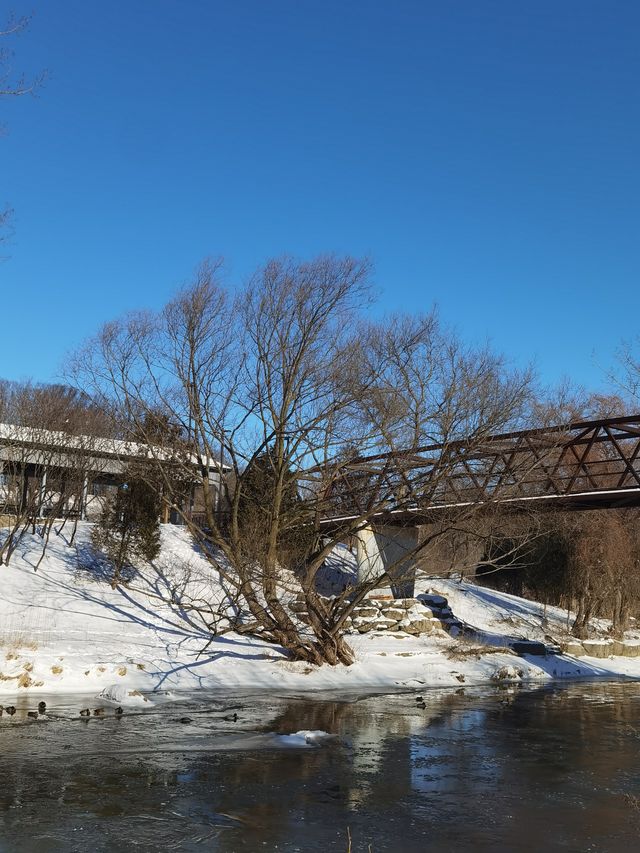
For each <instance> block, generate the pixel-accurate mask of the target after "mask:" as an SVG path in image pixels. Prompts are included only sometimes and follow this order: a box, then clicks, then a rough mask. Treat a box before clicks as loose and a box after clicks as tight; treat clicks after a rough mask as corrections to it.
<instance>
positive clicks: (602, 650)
mask: <svg viewBox="0 0 640 853" xmlns="http://www.w3.org/2000/svg"><path fill="white" fill-rule="evenodd" d="M582 645H583V647H584V652H585V654H586V655H587V657H590V658H608V657H609V655H611V654H612V653H613V652H612V648H611V647H612V645H613V644H612V643H611V641H610V640H583V641H582Z"/></svg>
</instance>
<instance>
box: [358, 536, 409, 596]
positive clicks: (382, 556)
mask: <svg viewBox="0 0 640 853" xmlns="http://www.w3.org/2000/svg"><path fill="white" fill-rule="evenodd" d="M417 546H418V528H417V527H391V526H388V525H376V526H375V527H373V526H372V525H369V526H367V527H366V528H364V530H361V531H360V532H359V533H358V535H357V537H356V547H357V551H356V555H357V561H358V583H366V582H367V581H370V580H372V579H374V578H377V577H380V576H381V575H383V574H384V573H385V572H387V573H388V574H389V576H390V578H391V582H390V583H389V582H388V581H383V582H381V584H380V588H384V589H388V590H389V591H390V593H391V594H392V595H393V597H394V598H412V597H413V592H414V585H415V576H416V560H415V558H414V556H413V555H414V553H415V550H416V548H417Z"/></svg>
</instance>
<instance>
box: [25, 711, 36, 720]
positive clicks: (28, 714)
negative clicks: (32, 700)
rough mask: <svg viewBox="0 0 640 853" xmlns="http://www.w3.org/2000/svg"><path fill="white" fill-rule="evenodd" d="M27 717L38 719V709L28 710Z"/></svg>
mask: <svg viewBox="0 0 640 853" xmlns="http://www.w3.org/2000/svg"><path fill="white" fill-rule="evenodd" d="M27 717H31V719H32V720H37V719H38V712H37V711H27Z"/></svg>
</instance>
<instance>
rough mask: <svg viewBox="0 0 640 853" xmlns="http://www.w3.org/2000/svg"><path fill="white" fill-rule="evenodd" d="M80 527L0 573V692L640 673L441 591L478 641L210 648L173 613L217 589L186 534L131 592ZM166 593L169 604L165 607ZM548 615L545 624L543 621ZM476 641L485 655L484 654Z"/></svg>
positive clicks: (166, 538)
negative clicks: (327, 652)
mask: <svg viewBox="0 0 640 853" xmlns="http://www.w3.org/2000/svg"><path fill="white" fill-rule="evenodd" d="M88 536H89V526H88V525H86V524H82V525H80V528H79V531H78V536H77V539H76V542H75V543H74V545H73V546H71V547H70V546H69V545H68V542H67V538H66V537H65V532H64V531H63V533H62V535H61V536H53V535H52V537H51V541H50V544H49V549H48V551H47V554H46V556H45V558H44V560H43V561H42V564H41V566H40V568H39V569H38V571H37V572H36V571H34V566H35V565H36V563H37V561H38V558H39V557H40V554H41V540H40V539H39V538H38V537H32V536H27V537H25V539H24V540H23V542H22V543H21V545H20V546H19V548H18V551H17V552H16V553H15V554H14V555H13V558H12V561H11V565H10V566H8V567H7V566H0V694H2V695H3V696H15V695H18V694H23V695H24V693H26V692H38V693H45V692H46V693H53V692H56V693H59V692H64V693H71V692H82V693H87V692H95V694H100V693H101V692H102V691H104V690H105V689H109V690H111V691H114V690H115V693H114V695H116V694H117V696H118V697H119V700H118V701H120V702H121V703H122V702H126V701H127V699H129V700H130V701H131V702H137V701H140V698H139V696H137V695H136V694H135V693H134V691H141V692H145V693H146V692H149V691H158V690H165V691H166V690H172V691H178V690H193V689H195V688H198V687H203V688H208V689H229V690H231V689H234V690H235V689H261V688H265V689H278V690H285V689H291V690H296V691H299V690H337V691H339V690H345V689H350V690H351V689H354V688H355V689H358V688H365V687H368V688H380V689H385V690H387V689H391V690H392V689H395V688H398V689H401V688H411V687H414V688H422V687H425V688H426V687H431V686H440V687H442V686H455V687H459V686H460V684H462V683H465V684H481V683H484V682H489V681H491V680H494V681H495V680H506V681H508V680H516V681H519V680H539V681H544V680H550V679H554V678H614V677H618V676H627V677H632V678H638V679H640V658H623V657H610V658H606V659H595V658H583V657H581V658H573V657H570V656H568V655H550V656H548V657H530V658H520V657H516V656H514V655H513V654H512V653H511V652H510V651H509V650H507V649H506V648H504V650H501V649H500V648H498V647H505V646H506V645H507V643H508V642H509V641H511V640H513V639H518V638H523V637H528V638H529V639H541V638H543V637H544V635H545V634H549V633H550V634H557V633H562V632H563V631H564V630H565V623H566V613H564V612H563V611H560V610H559V609H557V608H547V609H546V611H543V608H542V606H541V605H538V604H536V603H534V602H530V601H526V600H524V599H521V598H517V597H515V596H510V595H506V594H502V593H498V592H494V591H493V590H488V589H484V588H482V587H477V586H475V585H473V584H469V583H465V584H463V585H459V584H457V583H455V582H452V581H442V582H438V583H437V589H438V591H439V592H441V593H442V594H443V595H445V596H446V597H447V598H448V599H449V603H450V605H451V607H452V609H453V612H454V614H455V615H456V616H457V617H458V618H460V619H461V620H462V621H463V622H465V623H466V624H467V625H470V626H472V627H473V628H475V629H476V630H477V635H476V636H477V637H478V642H474V643H473V644H471V643H469V642H465V643H461V642H460V641H457V640H455V639H453V638H451V637H449V636H448V635H445V634H441V633H437V634H431V635H425V636H421V637H410V636H406V637H403V638H400V637H396V636H385V635H382V634H362V635H354V636H353V637H352V638H351V639H350V642H351V644H352V646H353V647H354V649H355V651H356V655H357V661H356V663H355V664H354V665H353V666H351V667H329V666H325V667H322V668H319V669H315V668H312V667H310V666H309V665H307V664H304V663H295V662H291V661H289V660H287V659H286V656H285V655H284V654H283V652H282V650H280V649H278V648H277V647H273V646H270V645H268V644H266V643H264V642H261V641H259V640H254V639H251V638H247V637H239V636H237V635H234V634H229V635H225V636H223V637H220V638H217V639H215V640H213V641H212V642H209V636H208V634H207V633H206V631H205V630H204V628H203V626H202V625H201V624H199V623H198V622H197V621H195V620H194V619H193V618H192V617H191V615H190V614H189V612H188V611H186V610H184V609H183V607H182V606H181V590H184V588H185V587H188V589H189V591H190V593H191V594H192V595H193V594H197V595H198V596H199V597H201V598H202V599H204V600H206V599H207V598H210V597H211V596H216V595H219V594H220V590H219V588H218V587H217V586H216V584H215V583H214V582H213V581H212V579H211V571H210V569H209V566H208V564H207V563H206V561H205V560H204V559H203V558H202V557H201V556H199V555H198V554H197V553H196V552H195V551H194V550H193V548H192V547H191V543H190V541H189V539H188V537H187V535H186V533H185V531H184V530H181V529H180V528H176V527H170V526H166V527H164V528H163V550H162V554H161V557H160V558H159V560H158V561H157V562H156V565H155V568H153V567H149V568H148V569H146V570H145V571H144V572H143V573H142V574H141V575H140V576H139V577H138V578H137V579H136V581H135V584H132V588H131V589H128V588H127V587H120V588H118V589H116V590H113V589H111V587H110V585H109V583H108V582H107V579H106V575H105V573H104V572H101V571H100V567H99V566H98V567H97V566H96V565H95V562H92V561H90V560H89V559H88V546H87V542H88ZM171 594H173V599H174V603H173V604H172V605H169V604H167V603H166V602H165V601H164V600H163V599H166V598H167V597H170V595H171ZM543 620H546V621H543ZM482 643H486V644H488V646H489V648H482V645H481V644H482Z"/></svg>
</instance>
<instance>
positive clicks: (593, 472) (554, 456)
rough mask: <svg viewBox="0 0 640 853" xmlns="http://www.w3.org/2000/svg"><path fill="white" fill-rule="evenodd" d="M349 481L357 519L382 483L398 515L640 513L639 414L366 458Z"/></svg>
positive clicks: (347, 477)
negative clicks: (447, 511)
mask: <svg viewBox="0 0 640 853" xmlns="http://www.w3.org/2000/svg"><path fill="white" fill-rule="evenodd" d="M344 479H345V482H347V481H348V482H349V487H348V489H346V491H347V492H348V498H349V503H351V505H352V511H353V512H355V513H359V512H362V511H363V509H364V508H365V506H364V505H365V503H366V496H367V494H371V492H372V484H373V483H374V481H375V484H376V489H377V491H378V495H379V494H380V483H381V482H382V481H383V480H384V482H385V485H386V488H387V491H388V495H389V498H388V501H387V502H386V506H385V509H384V510H383V511H384V512H386V513H390V514H393V515H396V514H398V515H404V516H413V517H415V516H416V514H418V515H419V514H421V513H425V514H430V513H431V512H433V511H434V510H439V509H443V508H447V507H450V508H455V507H463V506H469V505H476V504H479V503H482V504H496V503H516V504H517V503H523V504H524V503H529V502H531V501H535V502H548V503H550V504H559V505H564V506H568V507H571V508H574V509H589V508H612V507H624V506H640V415H631V416H628V417H618V418H608V419H602V420H594V421H583V422H579V423H573V424H569V425H567V426H556V427H549V428H540V429H530V430H523V431H520V432H511V433H505V434H502V435H491V436H486V437H474V438H472V439H469V440H463V441H452V442H449V443H447V444H433V445H429V446H426V447H420V448H417V449H415V450H411V451H406V452H396V453H392V454H380V455H378V456H369V457H361V458H359V459H356V460H353V461H352V463H350V464H349V466H348V472H347V473H346V475H345V478H344ZM394 495H395V499H394ZM405 496H407V498H408V500H405V499H404V497H405ZM409 496H410V497H409ZM342 506H343V509H346V505H345V502H344V501H343V504H342ZM331 514H333V513H331ZM336 514H337V513H336Z"/></svg>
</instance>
